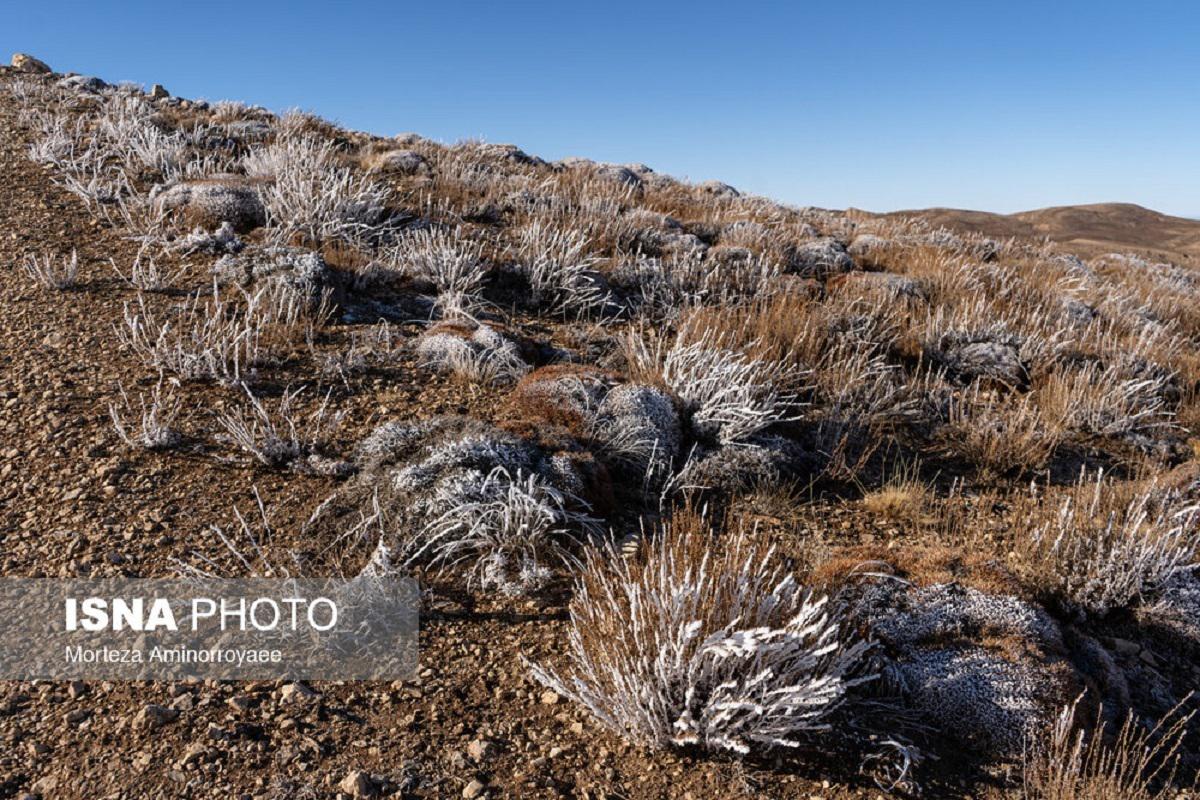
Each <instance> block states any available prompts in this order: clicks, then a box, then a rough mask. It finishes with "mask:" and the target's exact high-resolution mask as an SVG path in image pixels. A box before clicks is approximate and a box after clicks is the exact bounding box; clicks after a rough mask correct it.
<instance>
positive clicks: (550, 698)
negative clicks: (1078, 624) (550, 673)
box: [542, 689, 560, 706]
mask: <svg viewBox="0 0 1200 800" xmlns="http://www.w3.org/2000/svg"><path fill="white" fill-rule="evenodd" d="M559 699H560V698H559V696H558V692H555V691H551V690H549V689H547V690H546V691H544V692H542V705H546V706H552V705H556V704H557V703H558V701H559Z"/></svg>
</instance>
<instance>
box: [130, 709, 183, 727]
mask: <svg viewBox="0 0 1200 800" xmlns="http://www.w3.org/2000/svg"><path fill="white" fill-rule="evenodd" d="M177 719H179V710H178V709H175V708H167V707H166V706H160V705H158V704H157V703H148V704H147V705H146V706H145V707H144V708H142V710H141V711H139V712H138V715H137V716H136V717H135V718H134V720H133V724H134V727H136V728H151V729H153V728H161V727H162V726H164V725H166V724H167V723H170V722H174V721H175V720H177Z"/></svg>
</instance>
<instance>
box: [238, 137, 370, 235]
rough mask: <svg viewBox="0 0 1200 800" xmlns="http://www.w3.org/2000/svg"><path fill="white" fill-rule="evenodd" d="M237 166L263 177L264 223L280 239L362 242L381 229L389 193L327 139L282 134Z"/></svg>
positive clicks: (253, 174) (254, 151) (248, 172)
mask: <svg viewBox="0 0 1200 800" xmlns="http://www.w3.org/2000/svg"><path fill="white" fill-rule="evenodd" d="M241 166H242V168H243V169H244V170H245V172H246V174H247V175H248V176H250V177H252V178H260V179H262V180H263V181H264V182H263V184H262V186H261V187H260V189H259V191H260V194H261V195H262V199H263V205H264V206H265V209H266V214H267V220H266V221H267V226H268V228H270V229H271V231H272V236H273V238H274V239H275V240H276V241H277V242H279V243H287V242H289V241H290V240H291V239H293V238H294V237H296V236H299V237H301V238H303V239H304V240H305V241H306V242H307V243H309V244H320V243H322V242H325V241H328V240H337V239H343V240H348V241H352V242H354V241H366V240H369V239H371V238H372V237H377V236H378V235H379V234H380V232H381V231H382V229H383V228H384V227H385V223H386V218H387V214H388V202H389V199H390V191H389V190H388V188H387V187H386V186H385V185H383V184H381V183H377V182H375V181H373V180H371V179H370V178H368V177H366V176H365V175H362V174H361V173H358V172H356V171H355V170H353V169H352V168H350V167H349V166H344V165H342V164H341V163H340V162H339V158H338V153H337V150H336V148H335V146H334V144H333V142H331V141H329V140H327V139H323V138H320V137H317V136H313V135H299V136H283V137H280V138H279V139H278V140H276V141H275V142H272V143H271V144H269V145H266V146H264V147H262V148H259V149H256V150H253V151H251V152H250V153H249V154H247V155H246V156H245V157H244V158H243V159H242V163H241Z"/></svg>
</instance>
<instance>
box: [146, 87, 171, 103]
mask: <svg viewBox="0 0 1200 800" xmlns="http://www.w3.org/2000/svg"><path fill="white" fill-rule="evenodd" d="M150 96H151V97H153V98H154V99H155V100H162V99H163V98H166V97H170V96H171V93H170V92H168V91H167V90H166V89H165V88H163V85H162V84H161V83H156V84H154V85H153V86H151V87H150Z"/></svg>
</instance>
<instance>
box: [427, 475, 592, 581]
mask: <svg viewBox="0 0 1200 800" xmlns="http://www.w3.org/2000/svg"><path fill="white" fill-rule="evenodd" d="M438 491H439V492H440V493H441V495H442V496H440V497H438V498H436V499H435V500H434V503H435V504H436V505H437V506H439V507H443V508H447V509H448V510H447V511H446V512H445V513H443V514H442V515H441V516H439V517H437V518H436V519H433V520H431V521H430V522H429V523H428V524H427V525H426V526H425V528H424V529H423V530H422V531H421V532H420V533H419V535H418V536H417V538H416V540H415V541H413V542H411V543H410V545H409V547H410V549H411V553H410V554H409V555H408V558H407V560H408V563H410V564H415V563H421V562H428V563H429V564H431V565H432V566H434V567H435V568H438V569H440V570H442V571H453V572H456V573H458V574H460V575H463V576H465V579H466V583H467V586H468V587H475V586H478V587H480V588H482V589H484V590H494V591H499V592H500V593H501V594H503V595H505V596H509V597H512V596H523V595H528V594H532V593H534V592H537V591H540V590H542V589H543V588H545V586H546V584H547V583H549V581H550V579H551V578H552V577H553V575H554V571H553V570H554V568H555V567H559V568H562V567H568V568H569V567H573V566H574V565H576V564H577V563H578V560H577V558H576V556H575V552H576V551H577V550H578V549H579V546H580V545H581V544H582V543H583V542H586V541H590V540H592V539H594V538H595V537H597V536H598V535H599V534H600V526H599V520H596V519H594V518H592V517H591V516H590V515H588V514H587V513H586V512H584V511H580V510H578V509H580V508H583V507H585V506H586V504H584V503H583V501H582V500H580V498H578V497H573V496H571V495H569V494H568V493H566V492H563V491H562V490H560V489H557V488H555V487H554V486H552V485H550V484H549V483H548V482H547V481H546V480H545V479H543V478H541V477H540V476H538V475H537V474H536V473H530V474H525V473H523V472H522V471H521V470H519V469H518V470H517V471H516V473H510V472H509V471H508V470H507V469H505V468H504V467H502V466H498V467H495V468H494V469H492V471H491V472H489V473H488V474H487V475H486V476H478V475H473V474H469V473H468V474H467V475H466V476H464V478H463V479H462V480H459V481H457V482H452V483H449V484H444V485H442V486H440V487H439V489H438Z"/></svg>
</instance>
